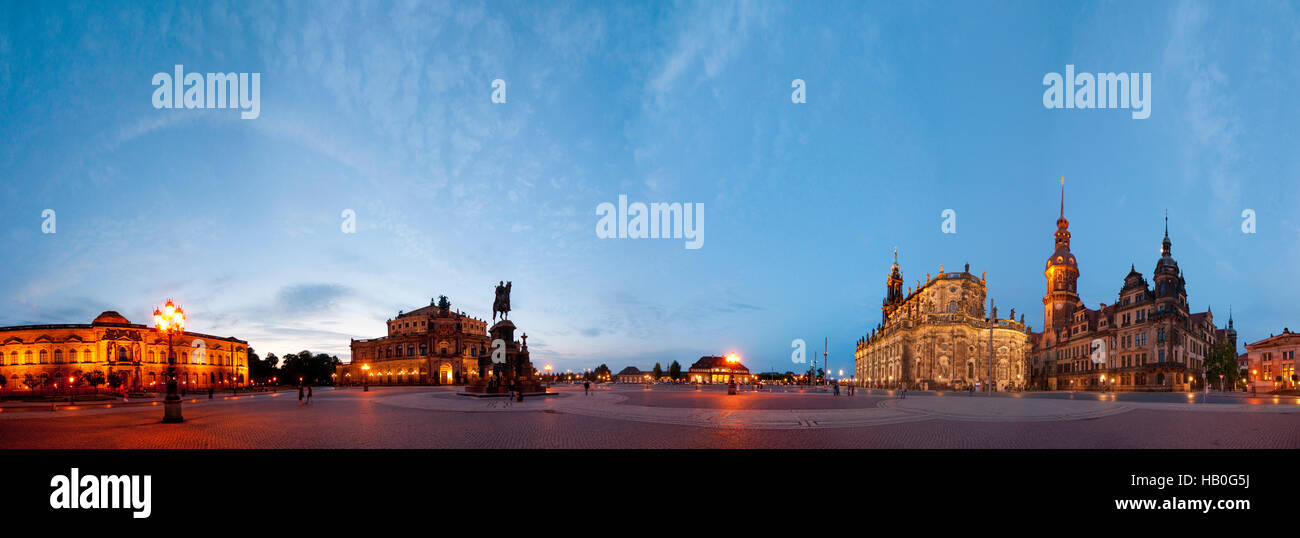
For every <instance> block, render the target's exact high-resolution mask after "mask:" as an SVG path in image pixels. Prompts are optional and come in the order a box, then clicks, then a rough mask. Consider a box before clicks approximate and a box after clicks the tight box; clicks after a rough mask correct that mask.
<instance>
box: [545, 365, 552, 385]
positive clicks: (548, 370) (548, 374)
mask: <svg viewBox="0 0 1300 538" xmlns="http://www.w3.org/2000/svg"><path fill="white" fill-rule="evenodd" d="M544 369H545V370H546V390H550V389H551V365H549V364H548V365H546V367H545V368H544Z"/></svg>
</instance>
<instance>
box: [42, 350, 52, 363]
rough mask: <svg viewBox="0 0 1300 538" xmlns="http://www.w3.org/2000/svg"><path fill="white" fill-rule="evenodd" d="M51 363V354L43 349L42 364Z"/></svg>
mask: <svg viewBox="0 0 1300 538" xmlns="http://www.w3.org/2000/svg"><path fill="white" fill-rule="evenodd" d="M49 363H50V352H48V351H45V350H44V349H42V350H41V364H49Z"/></svg>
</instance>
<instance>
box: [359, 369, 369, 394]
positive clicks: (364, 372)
mask: <svg viewBox="0 0 1300 538" xmlns="http://www.w3.org/2000/svg"><path fill="white" fill-rule="evenodd" d="M369 378H370V365H369V364H362V365H361V392H370V379H369Z"/></svg>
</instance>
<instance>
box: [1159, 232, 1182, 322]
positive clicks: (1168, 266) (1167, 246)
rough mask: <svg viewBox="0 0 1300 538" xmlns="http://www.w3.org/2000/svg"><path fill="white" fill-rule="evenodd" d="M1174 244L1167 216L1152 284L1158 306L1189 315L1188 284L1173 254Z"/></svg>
mask: <svg viewBox="0 0 1300 538" xmlns="http://www.w3.org/2000/svg"><path fill="white" fill-rule="evenodd" d="M1172 245H1173V243H1172V242H1171V241H1169V216H1168V215H1166V216H1165V239H1164V241H1162V242H1161V243H1160V260H1158V261H1157V262H1156V270H1155V274H1153V275H1152V277H1151V278H1152V284H1154V285H1155V292H1156V305H1157V308H1159V306H1160V305H1163V306H1164V308H1165V310H1167V311H1170V312H1174V311H1182V312H1183V313H1184V314H1186V313H1187V283H1186V280H1184V279H1183V272H1182V270H1181V269H1179V268H1178V262H1177V261H1174V257H1173V255H1172V253H1171V251H1172V249H1171V247H1172Z"/></svg>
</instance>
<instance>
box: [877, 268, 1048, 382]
mask: <svg viewBox="0 0 1300 538" xmlns="http://www.w3.org/2000/svg"><path fill="white" fill-rule="evenodd" d="M902 285H903V277H902V273H901V270H900V268H899V265H898V255H897V253H895V255H894V264H893V266H892V267H891V268H890V274H889V278H888V280H887V281H886V293H885V300H884V302H883V304H882V307H881V317H882V322H881V323H880V324H879V325H877V326H876V328H874V329H872V331H871V334H870V335H868V336H866V337H865V338H862V339H860V340H859V341H858V343H857V347H856V350H855V352H854V357H855V361H854V362H855V366H856V372H855V375H856V377H857V383H858V385H859V386H863V387H883V388H896V387H898V386H899V385H900V384H903V383H906V384H907V386H908V387H911V388H914V389H964V388H967V387H970V386H972V385H975V384H979V385H980V386H981V388H983V387H989V386H992V387H994V388H995V389H997V390H1006V389H1008V388H1012V387H1021V386H1023V385H1024V384H1025V382H1026V381H1027V380H1028V378H1029V372H1028V358H1029V354H1030V352H1031V350H1032V345H1031V343H1030V339H1029V334H1030V333H1029V330H1028V328H1027V327H1025V325H1024V316H1023V315H1022V316H1021V320H1020V321H1016V320H1015V319H1014V316H1015V310H1014V309H1012V310H1011V317H1010V318H1008V319H999V318H998V317H997V309H994V310H993V315H992V318H991V320H990V318H989V317H988V316H986V313H985V308H984V304H985V299H986V294H987V282H986V281H985V280H984V277H983V276H978V277H977V276H975V275H972V274H971V273H970V267H969V266H967V267H966V270H965V271H962V272H959V273H947V272H944V269H943V267H942V266H941V267H940V268H939V274H938V275H936V276H933V277H931V276H930V275H926V282H925V283H924V284H921V283H920V282H918V283H917V288H916V289H915V290H912V289H908V290H907V292H906V293H903V290H902ZM990 324H991V325H992V330H990ZM990 341H991V342H992V345H991V346H990ZM990 347H991V349H990Z"/></svg>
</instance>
